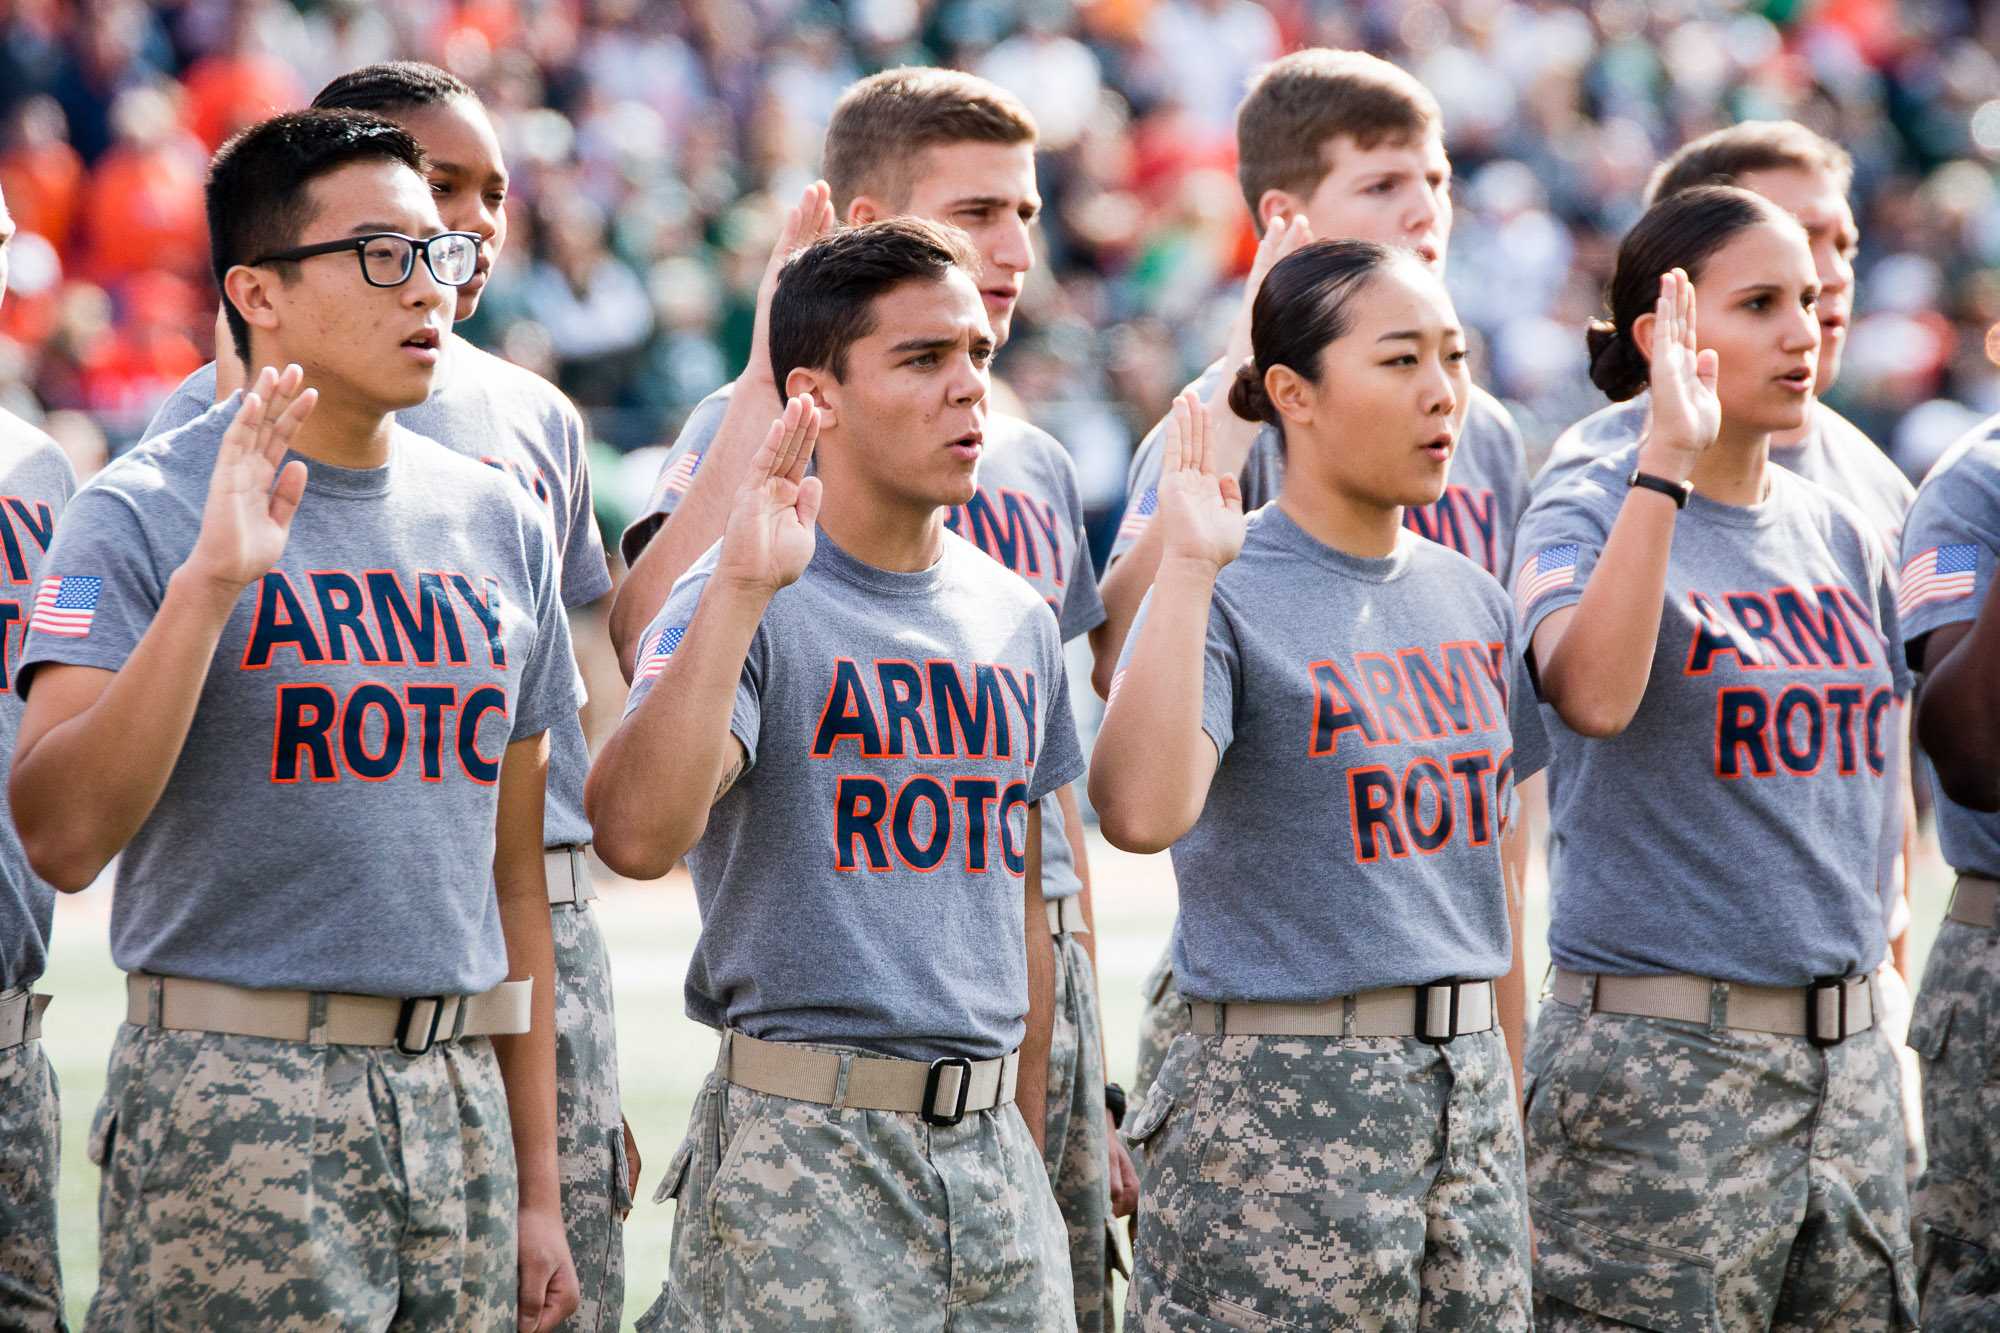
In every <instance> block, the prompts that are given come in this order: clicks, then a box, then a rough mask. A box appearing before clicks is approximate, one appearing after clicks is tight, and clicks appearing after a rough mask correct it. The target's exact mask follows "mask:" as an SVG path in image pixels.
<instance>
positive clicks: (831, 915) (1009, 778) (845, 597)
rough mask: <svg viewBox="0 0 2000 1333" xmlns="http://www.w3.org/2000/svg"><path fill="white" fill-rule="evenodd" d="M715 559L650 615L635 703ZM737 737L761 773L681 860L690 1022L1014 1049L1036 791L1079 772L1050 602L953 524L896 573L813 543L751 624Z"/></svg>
mask: <svg viewBox="0 0 2000 1333" xmlns="http://www.w3.org/2000/svg"><path fill="white" fill-rule="evenodd" d="M720 549H721V548H720V545H719V544H718V545H717V546H716V547H715V548H713V549H711V550H710V551H709V552H708V554H706V555H704V556H703V557H702V558H701V559H700V560H699V561H697V562H696V563H695V566H694V568H692V569H691V570H689V571H688V573H687V574H686V575H685V576H684V577H683V578H682V579H681V580H680V582H678V583H676V584H675V585H674V590H673V592H672V593H671V594H670V595H669V596H668V598H667V601H666V605H664V606H663V607H662V608H661V609H660V614H659V616H658V617H656V618H655V619H654V621H653V624H652V625H651V626H649V627H648V628H647V630H646V637H645V638H644V640H642V651H641V653H640V657H639V666H638V669H637V671H636V672H635V673H634V676H633V682H632V697H631V702H630V703H629V704H628V705H627V709H628V712H629V710H630V709H633V708H637V707H638V706H639V705H640V703H641V702H642V701H643V700H644V699H645V698H646V695H647V694H648V693H649V692H650V691H651V689H652V686H653V682H654V681H655V680H657V679H658V678H659V670H660V668H661V667H662V666H663V665H664V662H665V659H666V658H667V657H669V656H671V655H672V653H673V652H674V651H676V650H677V649H678V648H679V647H680V646H681V645H682V642H683V638H682V636H683V635H684V634H686V633H687V631H688V627H689V625H690V624H691V623H692V621H693V619H694V612H695V606H696V604H697V602H698V601H699V600H700V598H701V593H702V589H703V588H705V587H706V586H707V585H708V577H709V575H710V573H711V572H712V571H713V570H714V568H715V561H716V558H717V553H718V552H719V551H720ZM730 729H731V731H733V732H734V733H735V735H736V738H737V739H738V740H739V741H741V742H742V743H743V748H744V750H745V752H746V753H747V754H748V756H749V763H750V766H749V769H748V771H746V772H745V773H744V774H743V776H742V777H740V778H739V779H737V782H736V785H735V786H733V787H731V788H730V789H729V791H728V792H726V793H725V794H724V795H723V797H722V799H720V800H718V801H717V802H716V803H715V806H714V808H713V809H712V810H711V811H710V812H709V816H708V826H707V828H706V829H705V830H704V831H703V833H702V836H701V840H700V841H699V842H697V843H696V844H695V846H694V848H693V850H692V851H690V852H689V853H688V867H689V869H690V870H691V871H692V872H693V875H694V886H695V896H696V898H697V900H698V901H699V902H700V905H701V926H702V929H701V938H700V939H699V940H698V941H697V942H696V944H695V951H694V961H693V963H692V965H690V967H689V968H688V976H687V987H686V995H687V1012H688V1015H689V1017H691V1018H694V1019H695V1020H696V1021H698V1022H701V1023H706V1024H708V1025H709V1026H711V1027H722V1026H728V1027H732V1028H737V1029H740V1030H742V1031H744V1032H747V1033H749V1034H750V1035H751V1036H753V1037H761V1038H765V1039H767V1040H771V1041H817V1042H833V1043H838V1044H843V1045H853V1046H859V1047H862V1048H864V1049H867V1050H872V1051H878V1052H881V1053H883V1054H886V1055H894V1056H901V1057H904V1058H906V1059H916V1060H931V1059H936V1058H938V1057H940V1056H954V1055H958V1056H966V1057H969V1058H973V1059H989V1058H991V1057H993V1056H997V1055H1001V1054H1004V1053H1005V1052H1007V1051H1010V1050H1012V1049H1013V1048H1014V1047H1016V1046H1018V1045H1019V1044H1020V1041H1021V1036H1022V1033H1023V1031H1024V1030H1025V1027H1024V1022H1023V1017H1024V1015H1025V1014H1026V1013H1027V1010H1028V977H1027V959H1026V951H1025V944H1024V941H1023V939H1022V935H1021V928H1022V923H1021V876H1022V875H1023V874H1025V873H1026V870H1027V848H1026V842H1025V839H1026V834H1027V807H1026V803H1027V802H1028V801H1039V800H1041V799H1042V798H1043V797H1045V796H1047V795H1049V794H1050V793H1051V792H1053V791H1055V790H1056V789H1057V788H1058V787H1060V786H1062V785H1063V784H1064V783H1067V782H1070V781H1073V780H1074V779H1075V778H1076V777H1077V776H1078V775H1079V774H1081V773H1082V772H1083V766H1084V765H1083V755H1082V752H1081V751H1080V750H1079V748H1078V746H1077V739H1076V726H1075V723H1074V722H1073V720H1072V719H1071V717H1070V709H1069V687H1068V683H1067V682H1066V681H1065V680H1064V678H1063V655H1062V642H1061V639H1060V636H1059V635H1058V633H1057V630H1056V622H1055V617H1054V616H1053V615H1051V614H1050V613H1049V610H1048V607H1047V605H1046V604H1045V603H1044V602H1043V601H1042V600H1041V599H1040V598H1039V597H1037V596H1036V595H1035V593H1034V591H1033V590H1032V589H1031V588H1029V587H1028V586H1027V584H1025V583H1024V582H1022V581H1021V580H1020V579H1017V578H1015V577H1013V576H1012V575H1010V574H1008V573H1007V572H1006V571H1004V570H1002V569H1001V568H1000V567H999V566H998V565H996V564H995V563H994V562H993V561H992V560H989V559H987V558H986V557H985V556H984V555H981V554H980V553H979V552H978V551H977V550H976V549H975V548H974V547H973V546H972V545H971V544H969V543H967V542H965V541H963V540H961V539H960V538H958V537H956V536H953V535H951V534H949V533H947V534H946V535H945V539H944V554H943V555H942V557H941V558H940V559H939V560H938V561H937V563H936V564H934V565H932V566H931V567H930V568H929V569H927V570H924V571H922V572H921V573H915V574H903V573H892V572H889V571H887V570H882V569H877V568H875V567H873V566H870V565H866V564H863V563H862V562H860V561H858V560H856V559H854V558H853V557H852V556H850V555H848V554H846V553H845V552H843V551H842V550H840V549H839V548H838V547H837V546H835V545H834V544H833V541H832V539H830V538H829V537H828V536H827V535H826V533H825V532H821V533H820V534H819V543H818V547H817V549H816V550H815V552H814V554H813V559H812V563H811V564H810V565H809V566H807V568H806V572H805V574H804V576H803V577H801V578H800V579H799V581H798V582H796V583H794V584H792V585H791V586H790V587H788V588H785V589H783V590H782V591H780V592H779V593H778V595H777V596H775V597H773V598H772V599H771V604H770V606H769V608H768V609H766V611H765V613H764V619H763V622H762V623H761V624H760V625H759V626H758V628H757V633H756V636H755V638H754V639H753V640H752V641H751V645H750V651H749V653H748V655H747V656H746V657H745V660H744V663H743V672H742V676H741V678H740V679H739V681H738V683H737V687H736V702H735V705H734V707H733V709H732V710H731V715H730ZM1048 840H1049V838H1048V834H1047V833H1046V831H1045V832H1044V835H1043V841H1044V845H1046V843H1047V842H1048Z"/></svg>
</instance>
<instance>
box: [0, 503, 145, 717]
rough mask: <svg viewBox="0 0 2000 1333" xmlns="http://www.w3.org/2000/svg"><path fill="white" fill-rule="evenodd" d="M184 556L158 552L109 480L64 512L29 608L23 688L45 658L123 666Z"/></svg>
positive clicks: (68, 663) (20, 676)
mask: <svg viewBox="0 0 2000 1333" xmlns="http://www.w3.org/2000/svg"><path fill="white" fill-rule="evenodd" d="M179 564H180V559H179V558H178V557H175V558H172V559H162V558H159V557H157V556H156V554H155V552H154V551H153V548H152V545H151V544H150V543H149V542H148V541H147V539H146V527H145V524H144V523H142V522H141V520H140V517H139V514H138V512H137V511H136V510H135V509H134V508H133V506H132V502H131V501H130V500H129V499H128V498H127V497H126V496H124V495H122V494H120V493H118V492H116V491H113V490H110V489H109V488H107V487H103V486H89V487H86V488H84V489H83V490H81V491H79V492H78V493H77V495H76V498H75V499H73V500H71V501H70V503H69V507H68V508H67V509H65V510H64V511H63V517H62V521H61V522H60V523H59V524H58V525H57V528H56V540H55V546H54V548H53V549H51V550H50V552H49V554H48V559H47V560H46V561H44V562H43V565H42V579H41V582H40V583H38V584H37V585H36V587H35V601H34V604H33V610H32V611H31V612H30V613H29V620H28V637H27V643H26V644H25V646H24V647H23V650H22V656H21V669H20V672H19V673H18V675H17V676H16V678H15V679H16V683H17V688H19V690H20V691H21V693H22V694H23V695H25V694H26V693H27V692H28V690H29V688H30V686H31V685H32V683H33V680H34V675H35V669H36V668H37V667H39V666H41V665H42V664H44V663H51V662H54V663H61V664H62V665H65V666H87V667H98V668H101V669H102V670H105V671H117V670H119V669H120V668H122V667H123V666H124V665H125V662H126V660H127V659H128V658H130V657H131V656H132V650H133V649H134V648H136V647H138V646H139V640H140V639H141V638H142V637H144V635H145V633H146V630H147V629H148V627H150V626H151V625H152V623H153V618H154V617H155V616H157V615H158V614H159V611H160V603H161V601H162V600H164V598H165V597H166V586H167V575H168V573H170V572H171V571H172V570H173V569H175V568H177V567H178V566H179Z"/></svg>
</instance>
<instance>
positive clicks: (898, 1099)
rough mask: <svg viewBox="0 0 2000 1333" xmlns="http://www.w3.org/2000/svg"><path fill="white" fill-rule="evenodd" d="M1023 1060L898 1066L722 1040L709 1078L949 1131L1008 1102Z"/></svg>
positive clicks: (734, 1036) (1011, 1056) (880, 1059)
mask: <svg viewBox="0 0 2000 1333" xmlns="http://www.w3.org/2000/svg"><path fill="white" fill-rule="evenodd" d="M1020 1066H1021V1053H1020V1052H1019V1051H1009V1052H1008V1053H1007V1054H1006V1055H1004V1056H1002V1057H1000V1058H999V1059H997V1060H965V1059H959V1058H957V1057H947V1058H945V1059H941V1060H931V1061H929V1062H926V1061H923V1060H897V1059H892V1058H890V1057H888V1056H880V1055H859V1054H856V1053H854V1052H851V1051H829V1050H822V1049H818V1048H816V1047H811V1046H801V1045H797V1044H795V1043H792V1042H776V1041H760V1040H758V1039H757V1038H755V1037H751V1036H747V1035H745V1034H744V1033H741V1032H736V1031H733V1030H731V1031H725V1032H724V1033H723V1034H722V1048H721V1050H720V1051H718V1052H717V1053H716V1060H715V1070H716V1072H717V1073H718V1074H720V1075H722V1077H723V1078H725V1079H727V1080H728V1081H729V1082H731V1083H734V1084H735V1085H736V1086H738V1087H740V1088H748V1089H750V1090H751V1091H752V1092H762V1093H768V1094H769V1095H771V1096H773V1097H789V1098H791V1099H792V1100H793V1101H801V1102H817V1103H818V1104H819V1105H821V1106H841V1107H851V1108H853V1109H855V1110H862V1111H908V1112H914V1113H916V1114H918V1115H921V1116H922V1117H923V1118H924V1119H925V1120H926V1121H928V1122H929V1123H931V1124H933V1125H955V1124H957V1123H958V1122H959V1121H960V1120H962V1119H964V1118H965V1117H966V1116H967V1115H970V1114H971V1113H973V1112H974V1111H990V1110H992V1109H993V1108H994V1107H996V1106H1005V1105H1007V1104H1008V1103H1009V1102H1011V1101H1013V1100H1014V1085H1015V1081H1016V1079H1017V1078H1018V1077H1019V1074H1020Z"/></svg>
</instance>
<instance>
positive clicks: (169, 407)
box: [145, 334, 611, 847]
mask: <svg viewBox="0 0 2000 1333" xmlns="http://www.w3.org/2000/svg"><path fill="white" fill-rule="evenodd" d="M214 401H215V367H214V365H212V364H211V365H207V366H203V367H202V368H201V369H200V370H197V371H196V372H194V374H192V375H190V376H188V377H187V379H185V380H183V381H182V382H181V385H180V387H179V388H177V389H176V390H174V393H173V396H172V397H170V398H168V399H167V401H166V402H165V403H163V404H161V405H160V410H159V411H158V412H157V413H155V414H154V416H153V421H152V424H151V425H149V426H148V427H146V435H145V438H146V439H151V438H153V437H154V436H155V435H158V434H161V433H162V432H164V431H168V430H172V429H174V428H175V427H177V426H182V425H185V424H186V423H187V422H189V421H192V420H194V418H196V417H198V416H200V415H201V414H202V413H204V412H206V411H207V410H208V409H209V406H210V405H211V404H212V403H214ZM396 424H397V425H399V426H403V427H405V428H406V429H409V430H413V431H415V432H416V433H417V434H419V435H422V436H426V437H428V438H429V439H433V440H436V441H437V442H438V443H439V444H442V445H444V446H445V447H446V448H447V449H450V450H451V451H452V452H453V453H457V454H463V455H465V456H466V457H468V458H476V459H478V460H479V461H480V462H482V463H485V464H486V465H487V466H489V467H493V468H497V469H498V470H500V471H501V472H504V473H506V474H507V475H508V476H510V477H512V478H514V480H515V481H517V482H519V483H520V484H521V486H522V488H523V489H524V490H526V492H527V493H528V494H529V495H531V496H533V497H534V499H535V501H536V505H535V507H536V508H537V509H539V510H540V511H541V512H542V513H543V514H544V515H545V516H546V517H547V519H548V521H549V523H550V525H551V529H552V531H553V533H554V537H555V544H556V558H557V560H558V561H560V567H559V568H560V574H561V578H562V599H563V604H564V605H565V606H570V607H578V606H588V605H589V604H590V603H592V602H594V601H596V600H597V599H598V598H600V597H602V596H603V595H604V594H605V593H607V592H609V591H611V571H610V570H609V569H607V568H606V567H605V563H604V539H603V537H602V536H601V535H600V534H599V532H598V530H597V516H596V514H595V513H594V512H593V510H592V506H591V496H590V456H589V436H588V435H587V434H586V433H585V431H584V425H583V418H582V417H581V416H580V415H578V413H577V410H576V407H575V405H574V404H572V403H571V402H570V400H569V399H568V398H567V397H565V396H564V394H563V392H562V390H560V389H558V388H556V387H555V386H554V385H553V384H550V383H549V382H548V381H547V380H545V379H543V378H542V377H541V376H540V375H537V374H535V373H534V372H533V371H530V370H524V369H522V368H521V367H520V366H517V365H515V364H513V363H512V362H511V361H504V360H502V359H501V358H499V357H497V356H494V355H493V354H492V353H490V352H487V351H485V350H483V349H481V348H479V347H476V346H474V345H473V344H472V343H470V342H468V341H466V340H465V339H464V338H461V337H459V336H457V335H456V334H454V335H452V336H451V337H450V338H449V339H447V340H446V342H445V355H444V359H443V361H442V363H441V364H440V365H439V367H438V375H437V384H436V386H435V387H434V388H433V389H432V390H431V396H430V397H429V398H428V399H426V400H425V401H424V402H422V403H419V404H418V405H417V406H415V407H411V408H405V409H404V410H403V411H401V412H398V413H397V414H396ZM455 516H456V515H455ZM589 772H590V747H589V745H588V744H587V743H586V742H585V741H584V738H583V724H582V722H581V720H580V719H577V718H568V719H565V720H563V721H560V722H557V723H555V724H553V725H551V726H550V727H549V797H548V806H547V809H546V810H545V811H544V813H543V815H542V840H543V842H545V843H546V844H547V845H548V846H550V847H561V846H564V845H566V844H569V843H585V842H589V841H590V821H589V820H588V819H586V818H585V817H584V813H583V780H584V778H585V777H586V776H587V775H588V774H589Z"/></svg>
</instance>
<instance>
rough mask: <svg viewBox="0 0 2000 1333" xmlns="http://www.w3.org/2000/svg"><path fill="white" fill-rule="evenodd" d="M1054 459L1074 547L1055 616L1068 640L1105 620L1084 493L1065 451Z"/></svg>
mask: <svg viewBox="0 0 2000 1333" xmlns="http://www.w3.org/2000/svg"><path fill="white" fill-rule="evenodd" d="M1058 447H1059V446H1058ZM1056 463H1057V466H1058V467H1059V468H1060V469H1061V472H1062V475H1061V476H1059V477H1057V478H1056V485H1057V490H1058V491H1059V492H1060V494H1061V495H1062V497H1063V503H1064V504H1065V505H1066V506H1067V510H1068V512H1067V513H1066V514H1065V515H1064V518H1065V520H1066V521H1067V522H1068V524H1069V530H1070V541H1071V543H1072V544H1073V545H1074V547H1075V550H1076V556H1075V559H1073V560H1072V561H1071V562H1070V570H1069V586H1068V587H1067V588H1066V589H1065V590H1064V592H1063V601H1062V609H1061V611H1060V612H1059V613H1058V614H1057V617H1056V618H1057V620H1058V621H1059V622H1060V623H1061V627H1062V637H1063V642H1064V643H1068V642H1069V641H1070V640H1071V639H1074V638H1075V637H1076V636H1077V635H1079V634H1088V633H1090V631H1092V630H1094V629H1096V628H1097V627H1098V626H1099V625H1102V624H1103V623H1104V598H1103V596H1102V594H1100V593H1099V592H1098V589H1097V570H1096V569H1095V568H1094V567H1093V566H1092V565H1091V563H1090V537H1089V535H1088V534H1087V533H1086V532H1085V531H1084V526H1083V497H1082V495H1081V494H1080V493H1079V492H1078V491H1077V487H1076V465H1075V464H1074V463H1072V462H1070V461H1069V455H1068V454H1062V455H1061V456H1060V457H1058V458H1057V459H1056Z"/></svg>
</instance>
